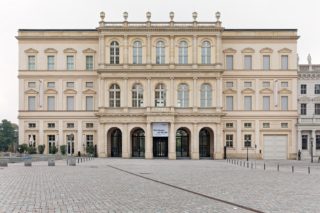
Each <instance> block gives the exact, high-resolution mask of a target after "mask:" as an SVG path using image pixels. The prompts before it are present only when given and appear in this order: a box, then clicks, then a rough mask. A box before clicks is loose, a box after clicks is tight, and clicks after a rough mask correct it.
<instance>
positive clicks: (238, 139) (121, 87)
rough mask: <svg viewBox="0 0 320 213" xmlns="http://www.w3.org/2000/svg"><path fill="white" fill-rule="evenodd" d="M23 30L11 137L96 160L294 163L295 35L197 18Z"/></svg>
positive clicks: (217, 19)
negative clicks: (91, 149)
mask: <svg viewBox="0 0 320 213" xmlns="http://www.w3.org/2000/svg"><path fill="white" fill-rule="evenodd" d="M123 16H124V20H123V21H121V22H108V21H106V20H105V14H104V13H103V12H102V13H101V14H100V17H101V21H100V22H99V26H98V27H97V28H96V29H78V30H77V29H64V30H57V29H20V30H19V32H18V36H17V39H18V41H19V94H20V96H19V101H20V105H19V122H20V123H19V128H20V130H19V134H20V135H19V140H20V141H19V142H20V144H22V143H29V144H30V145H34V146H37V145H39V144H45V145H46V153H48V152H49V150H50V149H49V147H50V146H53V145H55V146H60V145H62V144H65V145H67V147H68V149H67V152H68V153H69V154H77V153H78V152H81V153H84V152H85V151H86V146H88V145H94V146H95V147H96V151H97V154H98V156H99V157H123V158H131V157H136V158H147V159H151V158H169V159H177V158H192V159H199V158H213V159H222V158H223V157H225V156H227V157H228V158H229V157H230V158H244V157H246V156H247V153H248V154H249V157H250V158H260V159H261V158H262V159H292V158H296V154H297V141H296V133H297V131H296V123H297V118H298V113H297V102H296V100H297V89H296V88H297V60H296V59H297V40H298V36H297V30H296V29H227V28H224V27H223V26H222V23H221V21H220V13H219V12H217V13H216V20H215V21H212V22H199V21H198V20H197V13H196V12H194V13H193V14H192V18H193V21H191V22H175V21H174V13H173V12H171V13H170V15H169V18H170V20H169V21H168V22H153V21H151V13H150V12H148V13H147V14H146V16H147V20H146V21H145V22H129V21H128V20H127V18H128V14H127V13H126V12H125V13H124V14H123Z"/></svg>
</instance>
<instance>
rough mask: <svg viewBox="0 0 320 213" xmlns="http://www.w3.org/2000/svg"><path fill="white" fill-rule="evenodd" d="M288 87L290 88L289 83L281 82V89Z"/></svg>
mask: <svg viewBox="0 0 320 213" xmlns="http://www.w3.org/2000/svg"><path fill="white" fill-rule="evenodd" d="M288 86H289V83H288V81H282V82H281V87H283V88H288Z"/></svg>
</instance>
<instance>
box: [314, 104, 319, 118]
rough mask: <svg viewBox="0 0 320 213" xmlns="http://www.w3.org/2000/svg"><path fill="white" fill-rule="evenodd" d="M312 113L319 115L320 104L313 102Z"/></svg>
mask: <svg viewBox="0 0 320 213" xmlns="http://www.w3.org/2000/svg"><path fill="white" fill-rule="evenodd" d="M314 114H315V115H320V104H314Z"/></svg>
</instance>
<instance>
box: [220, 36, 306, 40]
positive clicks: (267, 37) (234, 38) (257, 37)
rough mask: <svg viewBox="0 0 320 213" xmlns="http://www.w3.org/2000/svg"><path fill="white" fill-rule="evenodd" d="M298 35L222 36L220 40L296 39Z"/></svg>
mask: <svg viewBox="0 0 320 213" xmlns="http://www.w3.org/2000/svg"><path fill="white" fill-rule="evenodd" d="M299 38H300V36H222V40H249V39H250V40H298V39H299Z"/></svg>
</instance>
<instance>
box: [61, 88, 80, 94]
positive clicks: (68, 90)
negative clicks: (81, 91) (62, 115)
mask: <svg viewBox="0 0 320 213" xmlns="http://www.w3.org/2000/svg"><path fill="white" fill-rule="evenodd" d="M63 93H64V94H77V91H76V90H74V89H66V90H65V91H64V92H63Z"/></svg>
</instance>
